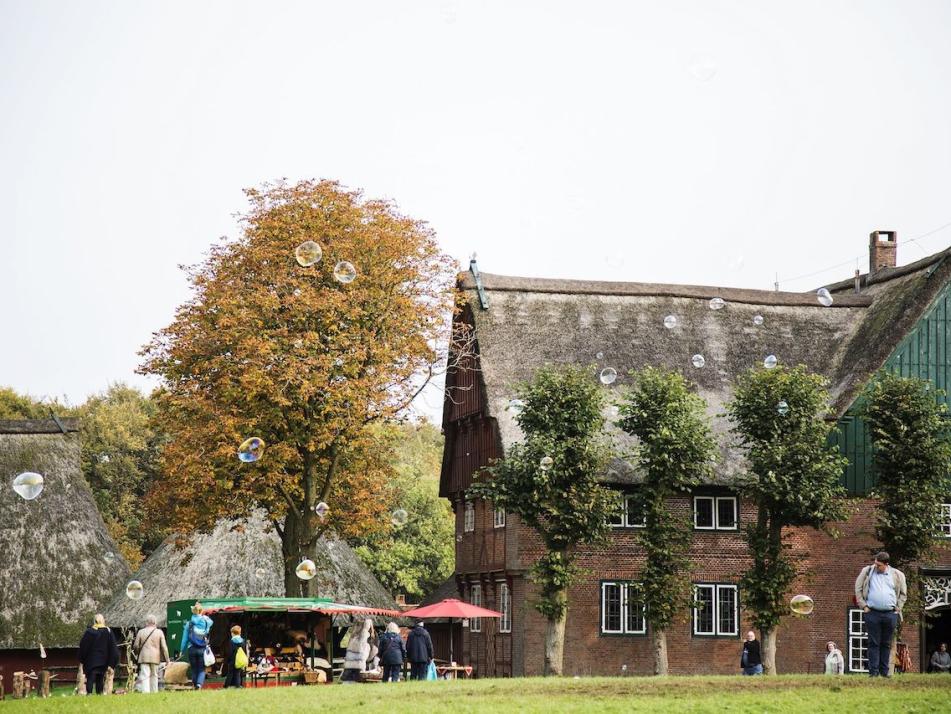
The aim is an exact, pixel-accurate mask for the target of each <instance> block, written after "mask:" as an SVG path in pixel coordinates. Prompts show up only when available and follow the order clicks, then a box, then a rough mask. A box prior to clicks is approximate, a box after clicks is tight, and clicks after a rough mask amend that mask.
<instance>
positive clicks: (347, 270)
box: [334, 260, 357, 285]
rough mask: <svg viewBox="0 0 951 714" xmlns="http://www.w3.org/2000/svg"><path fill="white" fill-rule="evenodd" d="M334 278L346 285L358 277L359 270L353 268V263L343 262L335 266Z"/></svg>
mask: <svg viewBox="0 0 951 714" xmlns="http://www.w3.org/2000/svg"><path fill="white" fill-rule="evenodd" d="M334 277H335V278H336V279H337V280H338V281H339V282H341V283H343V284H344V285H346V284H347V283H352V282H353V281H354V279H355V278H356V277H357V269H356V268H354V267H353V263H348V262H347V261H346V260H341V261H340V262H339V263H337V264H336V265H335V266H334Z"/></svg>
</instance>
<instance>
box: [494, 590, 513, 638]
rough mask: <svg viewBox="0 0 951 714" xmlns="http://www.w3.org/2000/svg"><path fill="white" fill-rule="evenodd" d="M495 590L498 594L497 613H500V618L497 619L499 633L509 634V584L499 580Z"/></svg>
mask: <svg viewBox="0 0 951 714" xmlns="http://www.w3.org/2000/svg"><path fill="white" fill-rule="evenodd" d="M496 589H497V590H498V593H499V612H501V613H502V617H500V618H499V632H502V633H507V632H511V631H512V596H511V593H509V584H508V583H507V582H505V581H504V580H499V581H497V582H496Z"/></svg>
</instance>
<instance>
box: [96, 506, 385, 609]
mask: <svg viewBox="0 0 951 714" xmlns="http://www.w3.org/2000/svg"><path fill="white" fill-rule="evenodd" d="M175 541H176V539H175V538H174V537H173V538H168V539H167V540H166V541H165V542H164V543H163V544H162V545H161V546H159V547H158V548H157V549H156V550H155V552H153V553H152V554H151V555H150V556H149V557H148V558H147V559H146V560H145V562H144V563H142V567H141V568H140V569H139V571H138V572H137V573H136V574H135V576H134V577H135V578H136V579H137V580H139V581H141V583H142V585H143V586H144V589H145V595H144V597H143V598H142V599H141V600H130V599H129V598H127V597H126V595H125V589H124V588H123V589H122V591H120V592H119V593H118V594H116V596H115V597H114V598H113V600H112V602H111V603H109V605H108V606H107V607H106V609H105V611H104V614H105V616H106V621H107V622H108V623H109V624H110V625H113V626H115V627H130V626H133V625H141V624H142V623H143V622H144V621H145V617H146V616H147V615H149V614H152V615H155V616H156V618H157V619H158V623H159V625H160V626H162V627H164V626H165V620H166V610H165V607H166V603H168V602H172V601H175V600H187V599H190V598H239V597H284V596H285V592H284V576H283V566H282V564H281V541H280V538H279V537H278V535H277V533H276V532H274V531H273V530H271V529H269V528H268V525H267V522H266V520H265V519H264V518H263V517H262V516H260V515H255V516H253V517H252V518H250V519H248V520H247V521H241V522H239V521H231V520H223V521H220V522H219V523H218V524H217V525H216V526H215V528H214V530H213V531H212V532H210V533H196V534H194V535H193V536H192V538H191V540H190V543H189V544H188V545H186V546H184V547H179V546H178V545H176V542H175ZM318 549H319V556H320V557H319V558H318V559H317V560H315V562H316V563H317V578H316V581H317V584H318V592H319V593H320V597H328V598H333V600H335V601H336V602H342V603H349V604H354V605H365V606H368V607H378V608H381V609H396V605H395V603H394V601H393V598H392V597H391V596H390V594H389V593H388V592H387V591H386V589H385V588H384V587H383V586H382V585H381V584H380V582H379V581H378V580H377V579H376V577H374V575H373V574H372V573H371V572H370V571H369V569H368V568H367V567H366V565H364V563H363V561H361V560H360V558H359V556H357V554H356V553H354V552H353V550H351V548H350V546H348V545H347V544H346V543H345V542H344V541H342V540H337V539H328V538H324V539H322V540H321V541H320V543H319V544H318ZM286 595H287V596H289V597H296V596H297V595H298V593H286Z"/></svg>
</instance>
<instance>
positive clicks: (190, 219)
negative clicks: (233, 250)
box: [0, 0, 951, 411]
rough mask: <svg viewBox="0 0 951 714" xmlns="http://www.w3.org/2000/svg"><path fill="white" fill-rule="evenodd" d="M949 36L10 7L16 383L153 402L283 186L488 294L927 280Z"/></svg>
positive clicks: (503, 18) (950, 17) (943, 172)
mask: <svg viewBox="0 0 951 714" xmlns="http://www.w3.org/2000/svg"><path fill="white" fill-rule="evenodd" d="M949 29H951V3H949V2H943V1H941V0H934V1H933V2H925V1H917V2H915V1H909V0H902V1H901V2H898V0H895V1H893V2H873V1H871V0H854V1H852V2H845V1H840V2H835V1H832V0H823V1H821V2H803V1H801V0H800V1H798V2H788V1H782V2H778V1H777V2H766V1H763V0H747V1H746V2H716V1H713V0H698V1H697V2H669V1H666V0H664V1H661V0H657V1H656V2H636V3H634V2H613V3H612V2H587V1H586V2H561V3H556V2H537V3H530V2H515V1H512V0H506V1H502V2H453V1H451V0H445V1H436V2H409V1H405V2H395V1H392V0H390V1H382V2H373V3H371V2H317V1H312V2H287V1H282V2H247V3H239V2H204V1H203V2H194V1H193V2H169V1H167V0H162V1H161V2H159V1H155V2H132V1H131V0H122V1H121V2H120V1H119V0H115V1H114V2H82V1H79V0H77V1H74V2H66V1H65V0H64V1H62V2H38V1H36V0H0V245H2V247H3V258H4V263H5V267H4V269H3V271H2V278H0V305H2V306H3V314H4V319H5V323H6V324H5V329H4V330H3V333H2V335H3V339H2V342H0V385H4V384H5V385H9V386H12V387H14V388H16V389H18V390H21V391H25V392H29V393H31V394H33V395H35V396H44V395H47V396H59V397H60V398H62V397H63V396H65V397H66V398H68V399H69V400H70V401H71V402H73V403H77V402H81V401H83V400H84V399H85V397H86V396H87V395H88V394H89V393H91V392H95V391H98V390H101V389H103V388H104V387H105V386H106V385H107V384H108V383H109V382H111V381H116V380H125V381H130V382H132V383H134V384H138V385H139V386H143V387H148V386H149V383H148V382H146V381H145V380H143V378H141V377H136V376H135V375H134V369H135V367H136V365H137V363H138V359H139V358H138V357H137V355H136V353H137V351H138V349H139V348H140V347H141V345H143V344H144V343H145V342H146V341H147V340H148V338H149V335H150V333H151V332H152V331H153V330H156V329H158V328H160V327H162V326H164V325H166V324H167V323H168V322H169V321H170V319H171V317H172V314H173V311H174V309H175V306H176V305H178V304H179V303H180V302H182V300H184V299H185V297H186V296H187V286H186V282H185V279H184V276H183V274H182V272H181V271H180V270H179V269H178V267H177V266H178V265H180V264H192V263H195V262H196V261H198V260H199V259H200V258H201V257H202V254H203V252H204V250H205V249H206V248H207V246H208V245H209V243H211V242H212V241H213V240H214V239H215V238H216V237H218V236H220V235H224V234H230V235H234V234H235V230H236V229H235V222H234V219H233V214H234V213H235V212H236V211H239V210H242V209H243V208H244V206H245V204H244V199H243V196H242V193H241V189H242V188H243V187H247V186H253V185H257V184H259V183H260V182H262V181H264V180H270V179H275V178H279V177H288V178H289V179H292V180H294V179H299V178H308V177H316V178H334V179H338V180H340V181H342V182H343V183H345V184H346V185H348V186H351V187H355V188H356V187H359V188H363V189H364V190H365V191H366V193H367V195H368V196H371V197H387V198H392V199H394V200H395V201H396V202H397V203H398V205H399V206H400V207H401V208H402V209H403V210H404V211H405V212H407V213H410V214H412V215H414V216H416V217H419V218H422V219H425V220H428V221H430V222H431V224H432V225H433V226H434V228H435V229H436V230H437V232H438V234H439V237H440V240H441V241H442V244H443V246H444V248H445V250H446V251H448V252H449V253H450V254H452V255H453V256H455V257H457V258H459V259H460V261H463V260H467V258H468V256H469V254H470V253H471V252H473V251H477V252H478V256H479V265H480V267H481V268H482V270H484V271H486V272H493V273H504V274H514V275H530V276H546V277H565V278H569V277H570V278H588V279H606V280H631V281H649V282H671V283H694V284H712V285H728V286H743V287H755V288H767V289H771V288H772V284H773V281H774V275H775V273H777V272H778V273H779V278H780V283H781V287H782V288H783V289H788V290H807V289H815V288H816V287H817V286H819V285H821V284H822V283H823V282H826V281H829V282H831V281H833V280H835V279H841V278H844V277H848V276H850V275H851V273H852V271H853V270H854V268H855V267H856V257H859V261H858V264H859V267H861V268H862V269H863V271H864V270H866V269H867V244H868V234H869V232H870V231H872V230H873V229H878V228H881V229H894V230H897V231H898V234H899V250H898V252H899V263H905V262H910V261H912V260H914V259H917V258H920V257H922V256H923V255H925V254H927V253H932V252H935V251H937V250H940V249H942V248H944V247H946V246H948V245H949V244H951V226H949V225H948V224H951V200H949V193H948V188H949V172H948V169H949V167H951V91H949V87H951V42H949V41H948V37H949ZM942 226H944V228H943V229H942V230H938V231H937V232H934V233H932V234H931V235H929V236H928V237H926V238H923V239H922V240H920V241H918V242H917V243H914V244H907V243H905V241H907V240H908V239H910V238H915V237H917V236H920V235H922V234H925V233H929V232H931V231H934V230H935V229H938V228H941V227H942ZM836 265H837V266H838V267H836V268H835V269H833V270H828V271H826V272H824V273H821V274H819V275H814V276H810V277H806V278H803V279H800V280H791V279H792V278H795V277H797V276H800V275H802V274H807V273H813V272H815V271H819V270H821V269H824V268H828V267H830V266H836ZM438 401H439V400H438V399H433V400H432V402H433V404H432V405H431V407H425V406H424V407H423V409H424V411H426V410H429V411H438V408H439V404H438Z"/></svg>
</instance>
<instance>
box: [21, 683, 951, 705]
mask: <svg viewBox="0 0 951 714" xmlns="http://www.w3.org/2000/svg"><path fill="white" fill-rule="evenodd" d="M2 707H3V710H4V711H5V712H26V711H30V712H79V711H96V712H127V711H141V712H152V713H159V712H187V713H188V714H204V713H206V712H207V713H208V714H210V713H211V712H239V711H240V712H257V713H261V712H313V711H315V709H319V710H322V711H328V709H329V710H332V711H345V712H352V711H354V709H355V708H356V707H367V709H370V708H373V709H376V710H381V711H386V712H387V714H397V713H399V712H407V713H410V714H424V713H425V712H440V714H448V713H449V712H497V711H518V712H545V713H546V714H554V713H555V712H574V711H603V712H630V711H662V712H664V714H668V713H669V712H713V711H718V712H731V713H732V712H757V713H759V712H810V713H811V714H818V713H819V712H835V713H836V714H841V713H842V712H875V713H878V712H883V713H884V712H922V713H924V712H928V713H930V712H942V711H951V676H943V675H905V676H902V677H896V678H894V679H891V680H888V681H886V680H881V679H878V680H871V681H870V680H869V679H867V678H865V677H859V676H851V677H836V678H834V679H833V678H831V677H824V676H819V675H813V676H802V675H791V676H780V677H768V678H767V677H670V678H667V679H663V680H658V679H651V678H646V677H628V678H619V677H592V678H584V679H536V678H527V679H482V680H473V681H468V682H465V681H459V682H444V681H440V682H406V683H400V684H357V685H350V686H343V685H339V684H337V685H324V686H313V687H281V688H270V689H257V690H250V689H248V690H245V691H235V690H217V691H204V692H168V693H161V694H150V695H143V694H125V695H120V696H111V697H96V696H92V697H75V696H66V697H64V696H54V697H52V698H50V699H28V700H21V701H12V700H8V701H6V702H4V704H3V705H2Z"/></svg>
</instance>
